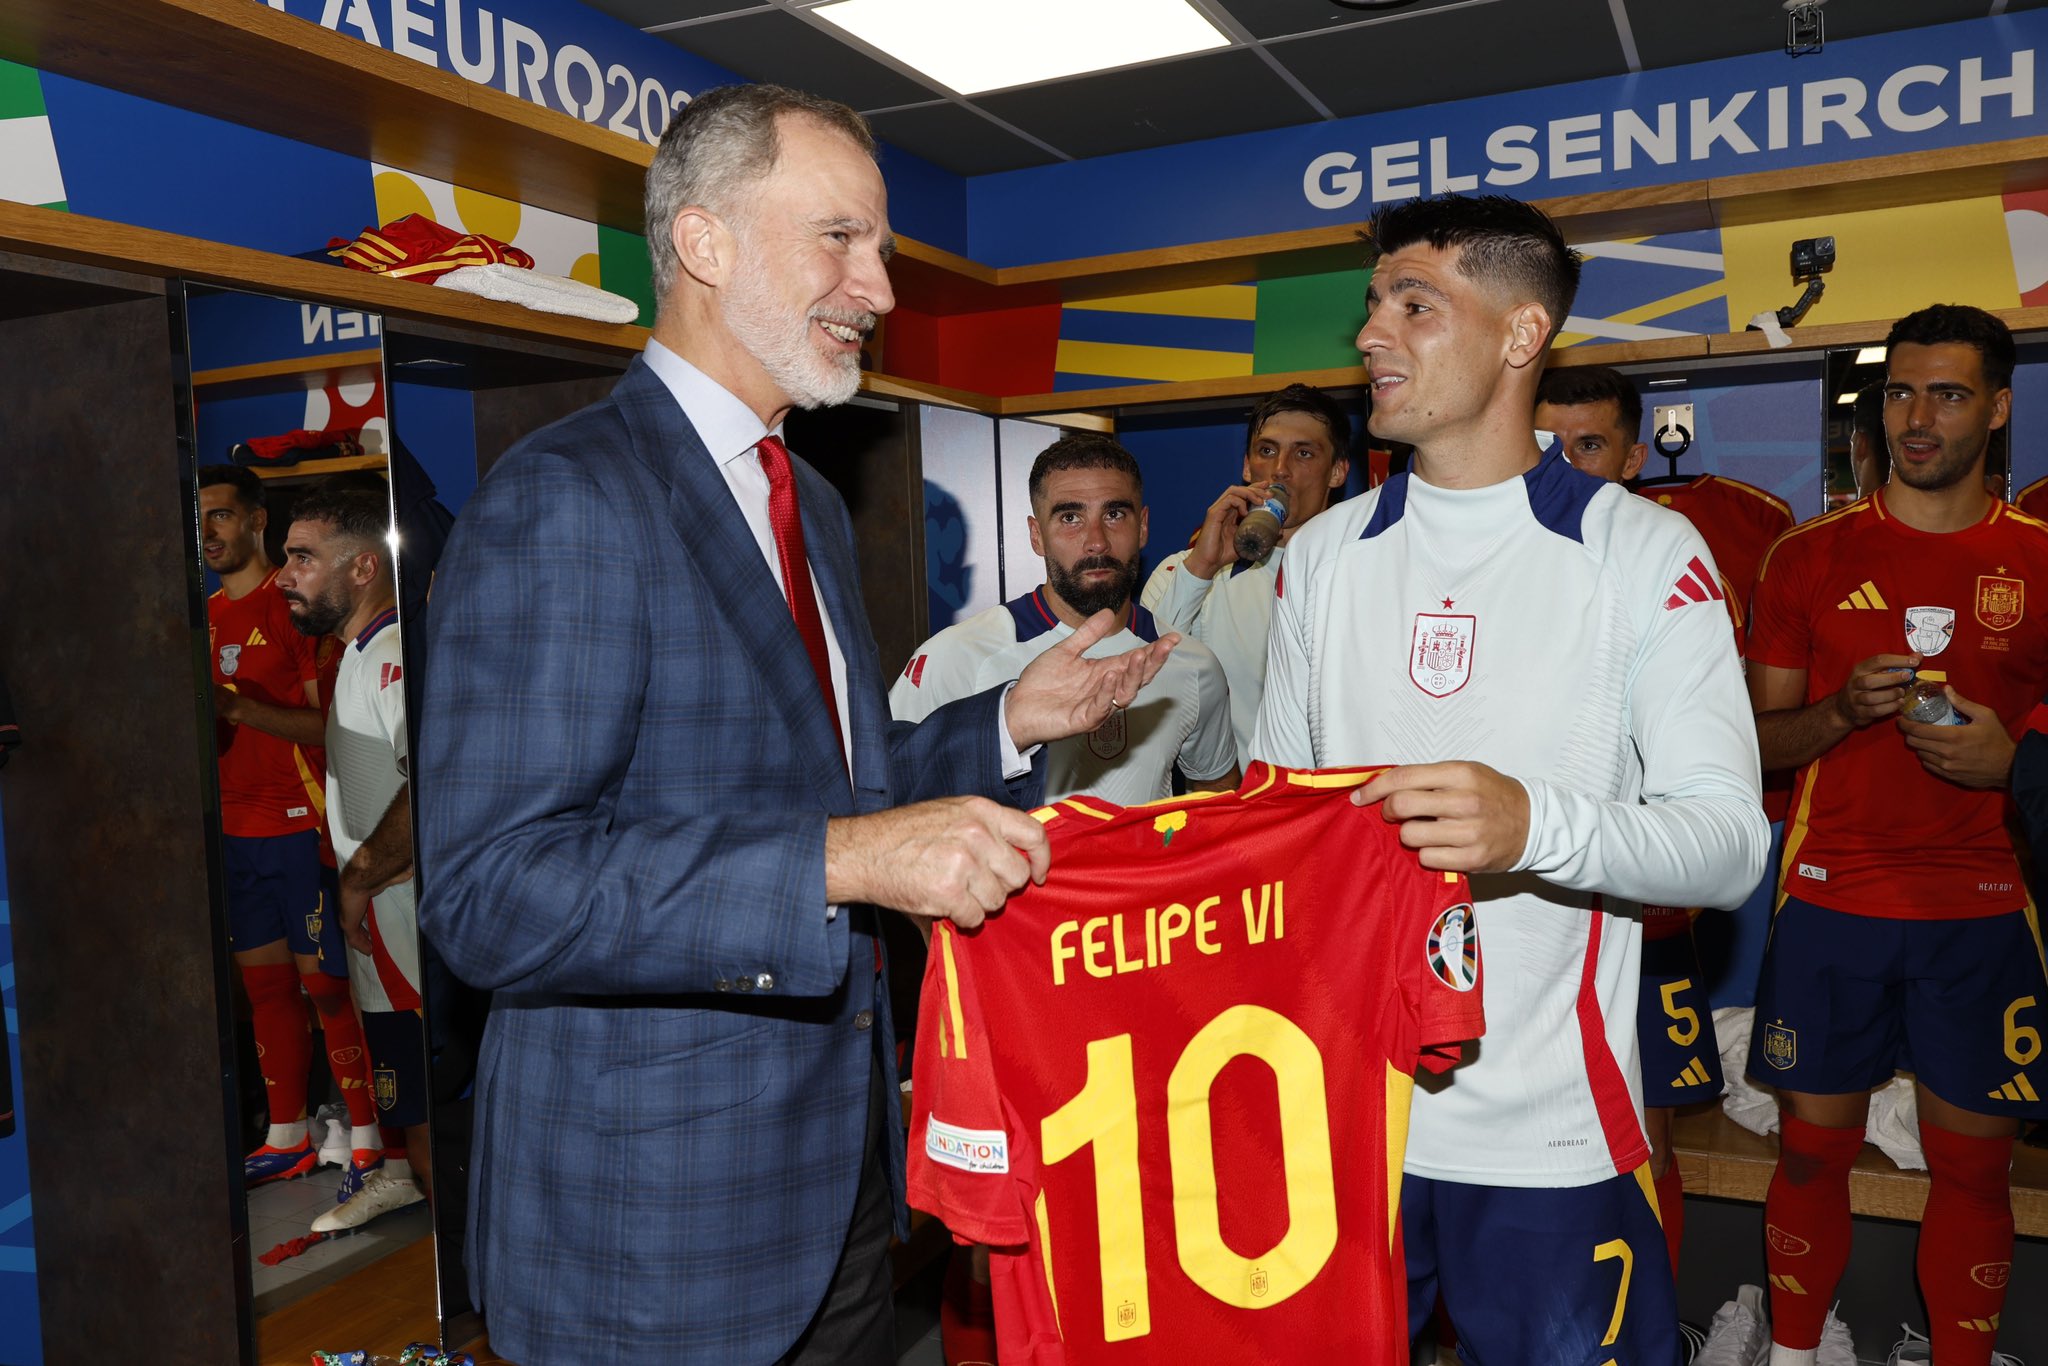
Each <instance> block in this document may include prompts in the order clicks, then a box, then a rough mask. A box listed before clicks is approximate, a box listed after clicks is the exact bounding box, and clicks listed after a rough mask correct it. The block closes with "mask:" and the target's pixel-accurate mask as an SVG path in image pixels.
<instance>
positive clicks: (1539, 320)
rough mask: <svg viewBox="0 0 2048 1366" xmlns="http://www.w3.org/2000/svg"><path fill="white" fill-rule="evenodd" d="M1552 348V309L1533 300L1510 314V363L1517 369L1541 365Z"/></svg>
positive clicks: (1508, 357) (1516, 307)
mask: <svg viewBox="0 0 2048 1366" xmlns="http://www.w3.org/2000/svg"><path fill="white" fill-rule="evenodd" d="M1549 350H1550V310H1548V309H1546V308H1545V307H1544V306H1543V305H1542V304H1539V303H1536V302H1534V301H1531V302H1529V303H1526V304H1517V305H1516V306H1515V308H1514V309H1513V311H1512V312H1510V313H1509V314H1508V355H1507V360H1508V364H1509V365H1512V366H1514V367H1515V368H1516V369H1517V370H1520V369H1524V368H1526V367H1527V366H1530V365H1536V366H1539V367H1540V366H1541V365H1542V364H1543V358H1544V356H1545V355H1546V354H1548V352H1549Z"/></svg>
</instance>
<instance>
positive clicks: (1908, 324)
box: [1884, 304, 2018, 389]
mask: <svg viewBox="0 0 2048 1366" xmlns="http://www.w3.org/2000/svg"><path fill="white" fill-rule="evenodd" d="M1902 342H1911V343H1912V344H1913V345H1915V346H1940V345H1942V344H1943V343H1944V342H1960V343H1962V344H1963V345H1965V346H1974V347H1976V348H1977V354H1978V355H1980V356H1982V357H1983V358H1984V379H1985V382H1986V383H1988V384H1990V386H1991V387H1992V388H1993V389H2009V388H2011V387H2012V368H2013V365H2014V364H2015V363H2016V361H2017V360H2018V354H2017V352H2016V351H2015V349H2014V347H2013V343H2012V329H2011V328H2009V327H2007V326H2006V325H2005V324H2004V323H2002V322H2000V321H1999V320H1998V319H1996V318H1994V317H1992V316H1991V315H1990V314H1989V313H1986V312H1985V311H1984V310H1983V309H1981V308H1972V307H1971V306H1970V305H1968V304H1929V305H1928V306H1927V307H1926V308H1923V309H1921V310H1920V311H1919V312H1917V313H1908V314H1907V315H1906V316H1905V317H1903V318H1901V319H1899V320H1898V321H1897V322H1895V323H1893V324H1892V330H1891V332H1890V333H1889V334H1888V335H1887V336H1886V337H1885V339H1884V358H1885V363H1886V364H1887V365H1889V364H1890V363H1891V358H1892V349H1893V348H1894V347H1896V346H1898V345H1899V344H1900V343H1902Z"/></svg>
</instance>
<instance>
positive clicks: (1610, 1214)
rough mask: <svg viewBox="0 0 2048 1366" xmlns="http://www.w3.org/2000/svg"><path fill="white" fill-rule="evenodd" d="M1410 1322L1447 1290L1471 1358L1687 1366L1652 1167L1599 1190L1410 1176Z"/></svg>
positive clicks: (1406, 1200) (1406, 1228) (1551, 1364)
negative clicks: (1683, 1363) (1681, 1365)
mask: <svg viewBox="0 0 2048 1366" xmlns="http://www.w3.org/2000/svg"><path fill="white" fill-rule="evenodd" d="M1401 1233H1402V1239H1403V1241H1404V1242H1405V1244H1406V1247H1407V1253H1408V1330H1409V1335H1410V1336H1411V1337H1413V1336H1414V1334H1416V1333H1419V1332H1420V1331H1421V1330H1422V1326H1423V1324H1424V1323H1425V1322H1427V1320H1428V1318H1429V1315H1430V1311H1431V1310H1432V1309H1433V1308H1434V1307H1435V1305H1436V1301H1437V1296H1438V1294H1439V1293H1441V1294H1442V1296H1443V1302H1444V1309H1445V1311H1446V1313H1447V1314H1448V1315H1449V1316H1450V1320H1451V1326H1452V1327H1453V1328H1455V1329H1456V1330H1457V1333H1458V1359H1459V1360H1460V1361H1463V1362H1464V1363H1465V1364H1466V1366H1536V1364H1537V1363H1541V1366H1679V1363H1680V1362H1681V1361H1682V1360H1683V1359H1684V1354H1683V1348H1682V1347H1681V1345H1680V1342H1679V1336H1678V1292H1677V1288H1676V1286H1675V1285H1674V1284H1673V1282H1672V1276H1671V1259H1670V1256H1669V1255H1668V1253H1667V1252H1666V1251H1665V1244H1664V1226H1663V1224H1662V1223H1661V1222H1660V1220H1659V1218H1658V1215H1657V1196H1656V1189H1655V1187H1654V1186H1653V1185H1652V1184H1651V1182H1650V1168H1649V1164H1648V1163H1645V1164H1643V1165H1642V1166H1640V1167H1638V1168H1637V1169H1636V1170H1635V1171H1633V1172H1631V1173H1629V1174H1627V1175H1625V1176H1616V1177H1613V1178H1611V1179H1609V1180H1606V1181H1601V1182H1596V1183H1595V1184H1593V1185H1590V1186H1573V1187H1568V1188H1565V1189H1550V1188H1530V1189H1523V1188H1519V1187H1510V1186H1468V1185H1465V1184H1463V1183H1461V1182H1456V1181H1435V1180H1431V1179H1430V1178H1428V1177H1419V1176H1409V1177H1405V1178H1403V1180H1402V1183H1401Z"/></svg>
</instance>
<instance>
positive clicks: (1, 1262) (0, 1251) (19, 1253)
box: [0, 1247, 36, 1276]
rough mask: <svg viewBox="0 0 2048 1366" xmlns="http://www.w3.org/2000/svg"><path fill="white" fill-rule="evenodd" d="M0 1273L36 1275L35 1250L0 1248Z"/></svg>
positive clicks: (28, 1248)
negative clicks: (11, 1272) (10, 1272)
mask: <svg viewBox="0 0 2048 1366" xmlns="http://www.w3.org/2000/svg"><path fill="white" fill-rule="evenodd" d="M0 1271H19V1272H21V1273H22V1274H23V1275H25V1276H33V1275H35V1274H36V1250H35V1249H34V1248H32V1247H0Z"/></svg>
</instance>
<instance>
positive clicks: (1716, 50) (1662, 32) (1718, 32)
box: [1625, 0, 2038, 67]
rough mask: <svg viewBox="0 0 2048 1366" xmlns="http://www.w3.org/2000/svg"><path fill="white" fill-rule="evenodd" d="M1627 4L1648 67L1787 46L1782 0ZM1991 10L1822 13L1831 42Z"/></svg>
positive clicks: (1874, 7)
mask: <svg viewBox="0 0 2048 1366" xmlns="http://www.w3.org/2000/svg"><path fill="white" fill-rule="evenodd" d="M2037 2H2038V0H2037ZM1625 3H1626V4H1627V6H1628V18H1629V27H1630V28H1632V29H1633V30H1634V31H1635V35H1636V50H1637V51H1638V52H1639V53H1641V54H1642V58H1643V65H1644V66H1645V67H1660V66H1681V65H1684V64H1685V63H1688V62H1704V61H1710V60H1712V59H1713V58H1716V57H1736V56H1741V55H1743V54H1745V53H1752V52H1778V51H1782V50H1783V49H1784V46H1785V7H1784V5H1783V4H1782V3H1781V2H1780V0H1721V3H1719V4H1714V5H1674V4H1672V3H1671V2H1670V0H1625ZM2021 3H2025V0H2021ZM2009 7H2010V6H2009ZM1990 9H1991V5H1990V0H1856V3H1855V4H1853V5H1848V4H1841V5H1831V6H1829V7H1828V8H1826V9H1824V10H1822V11H1821V17H1822V18H1823V19H1824V20H1825V21H1826V24H1827V39H1828V41H1829V42H1837V41H1839V40H1841V39H1844V38H1861V37H1865V36H1866V35H1869V34H1872V33H1890V32H1893V31H1895V30H1898V29H1905V28H1920V27H1923V26H1925V25H1927V24H1946V23H1949V22H1951V21H1953V20H1956V19H1977V18H1982V17H1983V16H1984V15H1985V14H1987V13H1989V12H1990Z"/></svg>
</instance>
